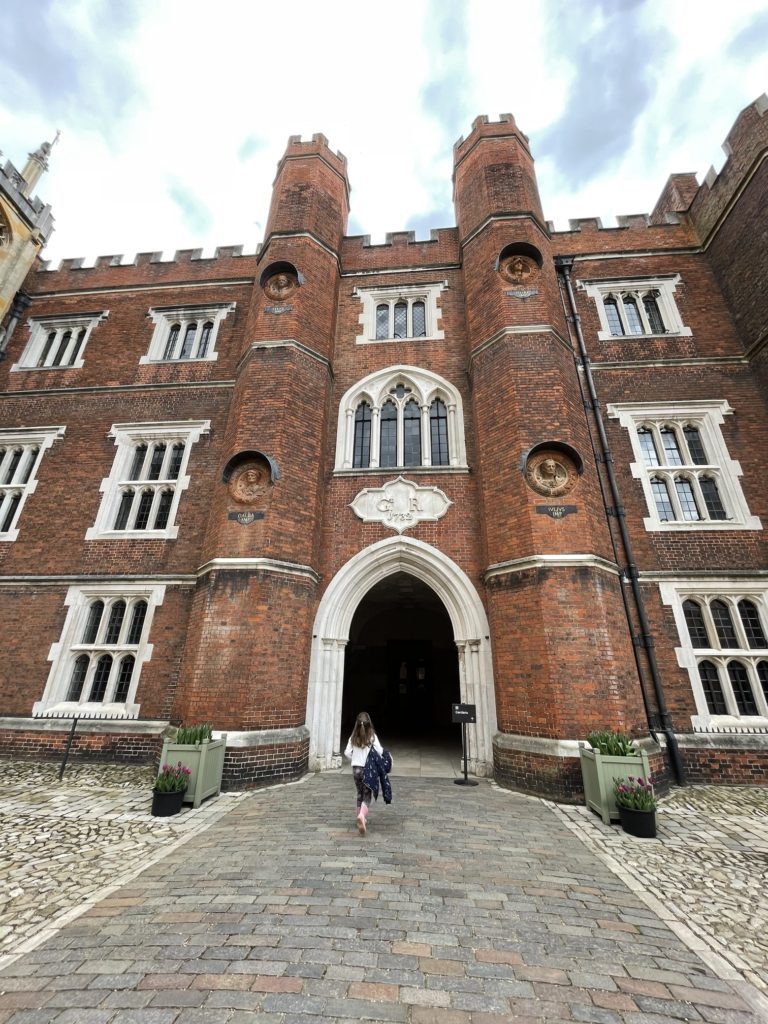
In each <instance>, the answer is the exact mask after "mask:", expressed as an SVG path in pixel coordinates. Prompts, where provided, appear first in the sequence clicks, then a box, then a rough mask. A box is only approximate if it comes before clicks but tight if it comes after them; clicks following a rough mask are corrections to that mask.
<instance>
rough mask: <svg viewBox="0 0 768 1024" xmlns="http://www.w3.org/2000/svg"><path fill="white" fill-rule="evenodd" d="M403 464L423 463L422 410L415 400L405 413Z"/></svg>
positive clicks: (407, 404) (418, 464) (414, 464)
mask: <svg viewBox="0 0 768 1024" xmlns="http://www.w3.org/2000/svg"><path fill="white" fill-rule="evenodd" d="M403 465H405V466H420V465H421V412H420V411H419V407H418V405H417V404H416V402H414V401H413V400H411V401H410V402H407V403H406V406H405V411H404V413H403Z"/></svg>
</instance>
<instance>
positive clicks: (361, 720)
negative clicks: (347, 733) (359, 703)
mask: <svg viewBox="0 0 768 1024" xmlns="http://www.w3.org/2000/svg"><path fill="white" fill-rule="evenodd" d="M373 736H374V728H373V722H372V721H371V716H370V715H369V714H368V712H367V711H361V712H360V714H359V715H358V716H357V718H356V719H355V728H354V729H353V730H352V746H353V747H370V745H371V744H372V743H373Z"/></svg>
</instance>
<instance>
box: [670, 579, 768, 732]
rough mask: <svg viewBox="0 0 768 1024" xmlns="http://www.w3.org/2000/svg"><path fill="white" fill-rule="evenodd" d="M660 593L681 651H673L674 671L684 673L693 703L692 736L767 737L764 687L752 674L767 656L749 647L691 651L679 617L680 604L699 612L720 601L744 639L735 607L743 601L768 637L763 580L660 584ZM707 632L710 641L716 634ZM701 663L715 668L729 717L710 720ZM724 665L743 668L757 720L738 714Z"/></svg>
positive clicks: (682, 616) (767, 600)
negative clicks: (694, 604) (744, 734)
mask: <svg viewBox="0 0 768 1024" xmlns="http://www.w3.org/2000/svg"><path fill="white" fill-rule="evenodd" d="M659 592H660V594H661V601H662V604H665V605H669V606H670V607H671V608H672V614H673V615H674V619H675V626H676V627H677V633H678V636H679V638H680V641H681V646H679V647H676V648H675V655H676V656H677V663H678V665H679V666H680V667H681V668H682V669H685V670H686V671H687V672H688V676H689V679H690V682H691V689H692V691H693V696H694V700H695V702H696V712H697V713H696V714H695V715H692V716H691V725H692V726H693V729H694V732H719V731H722V732H765V733H768V703H767V702H766V700H765V695H764V694H763V691H762V687H761V686H760V684H759V682H758V681H757V669H756V665H757V662H759V661H761V660H763V661H768V650H761V649H759V648H754V647H748V646H747V647H738V648H723V647H709V648H705V647H694V646H693V645H692V643H691V638H690V634H689V632H688V625H687V623H686V621H685V612H684V611H683V603H684V602H685V601H687V600H692V601H696V602H697V603H698V604H699V605H701V606H704V605H706V606H708V605H709V604H710V603H711V602H712V601H714V600H716V599H719V600H721V601H724V602H725V603H726V604H727V605H728V607H729V609H730V612H731V619H732V621H733V624H734V629H735V631H736V635H737V637H739V638H740V639H743V637H742V633H743V626H742V623H741V618H740V616H739V613H738V609H737V607H736V605H737V604H738V602H739V601H740V600H742V599H744V598H746V599H748V600H749V601H752V602H753V603H754V604H755V605H756V606H757V608H758V613H759V615H760V620H761V624H762V627H763V631H764V632H765V633H766V634H768V583H767V582H766V581H765V579H763V580H754V581H748V580H745V581H739V582H735V581H732V580H728V579H722V580H706V581H702V580H676V581H669V582H667V581H665V582H663V583H659ZM707 615H708V613H707ZM705 618H706V616H705ZM708 626H709V628H708V633H709V635H710V640H712V639H713V638H714V637H715V636H716V634H715V633H714V631H713V629H712V627H711V623H708ZM702 661H710V662H712V663H713V664H715V665H716V666H717V668H718V675H719V678H720V685H721V687H722V690H723V695H724V696H725V699H726V703H727V705H728V707H729V709H730V711H731V712H732V713H731V714H728V715H713V714H712V713H711V712H710V710H709V707H708V706H707V699H706V697H705V695H704V688H703V686H702V684H701V678H700V676H699V669H698V666H699V662H702ZM728 661H738V662H740V663H741V664H743V665H745V667H747V671H748V675H749V678H750V683H751V684H752V692H753V694H754V697H755V703H756V704H757V707H758V711H760V712H761V714H759V715H745V716H742V715H741V714H739V712H738V709H737V707H736V704H735V701H734V699H733V693H732V689H731V683H730V680H729V678H728V672H727V670H726V663H727V662H728Z"/></svg>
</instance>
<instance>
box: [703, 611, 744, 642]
mask: <svg viewBox="0 0 768 1024" xmlns="http://www.w3.org/2000/svg"><path fill="white" fill-rule="evenodd" d="M709 611H710V613H711V615H712V621H713V622H714V624H715V631H716V632H717V639H718V641H719V643H720V646H721V647H725V648H731V647H740V646H741V645H740V644H739V641H738V638H737V636H736V630H735V629H734V628H733V620H732V619H731V613H730V610H729V608H728V605H727V604H726V603H725V601H712V602H711V604H710V606H709Z"/></svg>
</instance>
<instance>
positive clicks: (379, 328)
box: [376, 302, 389, 341]
mask: <svg viewBox="0 0 768 1024" xmlns="http://www.w3.org/2000/svg"><path fill="white" fill-rule="evenodd" d="M388 337H389V305H388V304H387V303H386V302H380V303H379V305H378V306H377V307H376V339H377V341H383V340H384V339H385V338H388Z"/></svg>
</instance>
